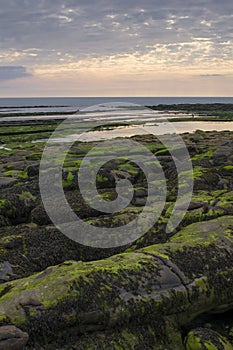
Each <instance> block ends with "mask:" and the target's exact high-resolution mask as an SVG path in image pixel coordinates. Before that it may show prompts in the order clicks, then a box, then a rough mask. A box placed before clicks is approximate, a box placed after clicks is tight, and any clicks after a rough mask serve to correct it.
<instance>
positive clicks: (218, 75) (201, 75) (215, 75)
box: [200, 73, 225, 78]
mask: <svg viewBox="0 0 233 350" xmlns="http://www.w3.org/2000/svg"><path fill="white" fill-rule="evenodd" d="M224 76H225V74H217V73H215V74H200V77H204V78H205V77H207V78H208V77H224Z"/></svg>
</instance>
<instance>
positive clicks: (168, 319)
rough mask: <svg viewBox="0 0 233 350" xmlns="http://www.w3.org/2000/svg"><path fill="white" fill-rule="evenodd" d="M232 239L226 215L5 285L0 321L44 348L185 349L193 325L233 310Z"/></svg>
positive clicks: (0, 299)
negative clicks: (125, 344) (155, 240)
mask: <svg viewBox="0 0 233 350" xmlns="http://www.w3.org/2000/svg"><path fill="white" fill-rule="evenodd" d="M232 233H233V217H232V216H224V217H222V218H218V219H215V220H210V221H208V222H200V223H196V224H191V225H189V226H187V227H185V228H184V229H182V230H181V231H179V232H177V233H176V235H174V236H173V237H172V238H171V239H170V240H169V241H168V242H167V243H164V244H159V245H154V246H149V247H146V248H143V249H140V250H137V251H134V252H131V253H123V254H119V255H115V256H113V257H110V258H108V259H105V260H100V261H95V262H88V263H83V262H77V261H67V262H64V263H62V264H60V265H58V266H53V267H49V268H48V269H46V270H45V271H43V272H40V273H37V274H34V275H32V276H30V277H28V278H26V279H21V280H16V281H12V282H9V283H5V284H3V285H2V286H1V289H0V292H1V297H0V320H1V321H0V322H2V323H4V322H10V323H11V324H17V325H19V326H20V327H22V328H23V329H25V330H26V331H27V332H28V333H29V334H30V335H31V339H35V342H36V344H37V345H38V348H39V349H42V348H43V347H45V349H46V350H47V349H49V350H50V349H71V348H72V349H90V350H92V349H93V350H94V349H103V346H102V345H103V344H107V345H106V349H110V348H112V347H111V342H116V344H121V340H122V341H123V338H124V334H127V333H128V337H129V338H131V339H133V340H132V344H133V345H128V347H125V348H126V349H127V350H128V349H130V350H131V349H132V350H133V349H137V348H138V349H139V348H140V349H142V350H147V349H158V350H164V349H167V350H184V344H183V340H182V332H183V327H184V326H185V325H186V324H188V323H191V322H192V321H193V320H194V319H196V318H197V317H198V316H201V315H204V314H205V315H206V314H208V313H211V314H214V313H224V312H225V311H228V310H231V309H232V308H233V292H232V290H233V282H232V281H233V258H232V257H233V235H232ZM9 288H10V289H9ZM68 332H70V333H69V334H70V335H68ZM124 332H126V333H124ZM149 334H151V335H150V336H149ZM108 337H109V338H108ZM44 339H50V341H51V345H50V346H48V347H47V346H46V345H45V343H44ZM124 339H125V338H124ZM125 341H126V340H125ZM67 342H68V343H67ZM58 344H59V346H58ZM143 344H144V345H143ZM188 344H189V343H188ZM33 346H34V347H35V344H33V345H32V347H31V349H33ZM118 348H119V347H118ZM118 348H117V347H113V349H118ZM122 348H124V347H122ZM190 349H192V348H190ZM197 349H198V348H197ZM219 349H220V348H219ZM226 349H227V350H231V349H228V348H226Z"/></svg>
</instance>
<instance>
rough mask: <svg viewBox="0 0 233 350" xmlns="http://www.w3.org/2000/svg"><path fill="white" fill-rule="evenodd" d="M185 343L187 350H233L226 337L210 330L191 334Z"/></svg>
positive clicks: (199, 329)
mask: <svg viewBox="0 0 233 350" xmlns="http://www.w3.org/2000/svg"><path fill="white" fill-rule="evenodd" d="M185 343H186V350H233V345H232V344H231V343H230V342H229V341H228V340H227V339H226V338H225V337H223V336H222V335H221V334H219V333H217V332H215V331H213V330H211V329H208V328H198V329H196V330H193V331H191V332H189V334H188V336H187V338H186V340H185Z"/></svg>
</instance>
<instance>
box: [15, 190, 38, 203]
mask: <svg viewBox="0 0 233 350" xmlns="http://www.w3.org/2000/svg"><path fill="white" fill-rule="evenodd" d="M18 197H19V199H20V200H21V201H23V202H24V203H25V204H26V205H27V204H28V203H29V202H30V201H33V202H34V201H35V200H36V197H35V196H33V195H32V194H31V192H29V191H25V192H22V193H21V194H18Z"/></svg>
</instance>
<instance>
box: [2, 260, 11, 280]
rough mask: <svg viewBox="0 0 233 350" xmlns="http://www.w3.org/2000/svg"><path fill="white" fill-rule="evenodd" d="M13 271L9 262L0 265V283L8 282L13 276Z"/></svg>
mask: <svg viewBox="0 0 233 350" xmlns="http://www.w3.org/2000/svg"><path fill="white" fill-rule="evenodd" d="M13 274H14V273H13V270H12V267H11V264H10V263H9V261H4V262H3V263H2V264H0V281H1V280H2V281H8V280H9V277H10V276H12V275H13Z"/></svg>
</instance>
